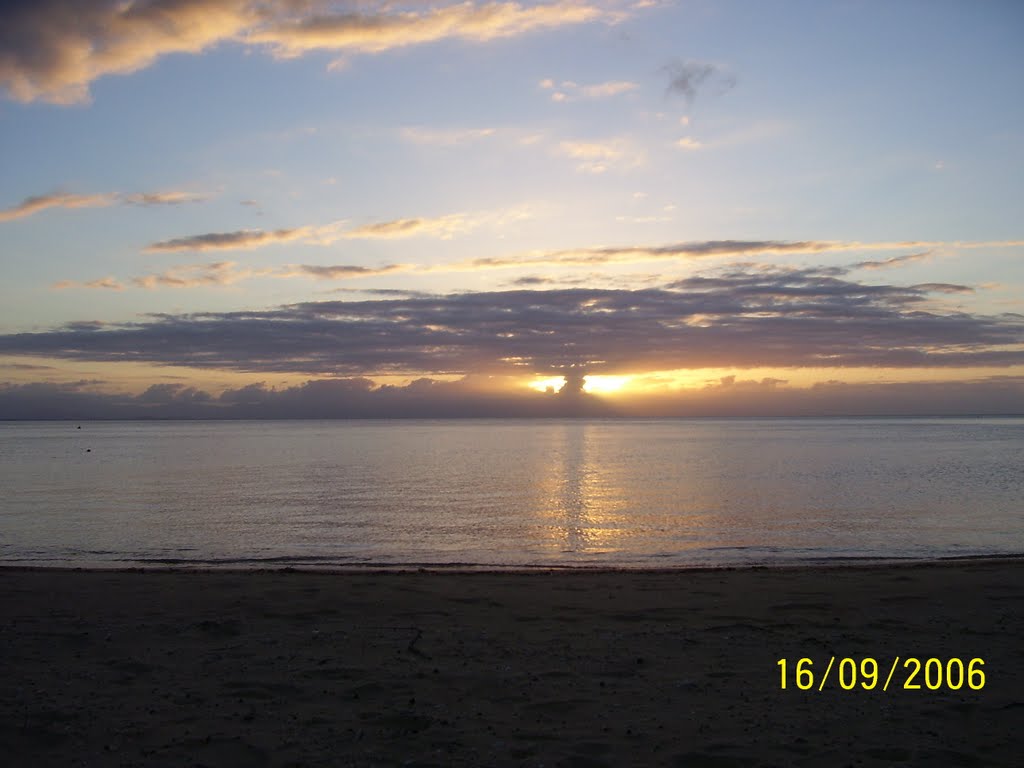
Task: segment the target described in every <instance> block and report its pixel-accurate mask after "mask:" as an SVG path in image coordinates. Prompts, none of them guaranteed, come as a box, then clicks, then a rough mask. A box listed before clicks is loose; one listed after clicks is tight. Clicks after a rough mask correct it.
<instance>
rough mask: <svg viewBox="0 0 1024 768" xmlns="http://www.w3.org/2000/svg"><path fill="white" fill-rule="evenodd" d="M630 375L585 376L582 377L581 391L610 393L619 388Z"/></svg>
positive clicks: (599, 393) (593, 393)
mask: <svg viewBox="0 0 1024 768" xmlns="http://www.w3.org/2000/svg"><path fill="white" fill-rule="evenodd" d="M631 378H632V377H631V376H586V377H584V379H583V391H584V392H588V393H590V394H591V395H610V394H613V393H615V392H618V391H619V390H621V389H622V388H623V387H624V386H626V384H627V383H628V382H629V380H630V379H631Z"/></svg>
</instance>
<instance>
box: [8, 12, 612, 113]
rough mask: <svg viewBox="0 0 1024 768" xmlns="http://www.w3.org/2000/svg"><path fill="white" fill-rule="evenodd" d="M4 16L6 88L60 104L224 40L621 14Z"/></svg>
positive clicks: (508, 32)
mask: <svg viewBox="0 0 1024 768" xmlns="http://www.w3.org/2000/svg"><path fill="white" fill-rule="evenodd" d="M4 13H5V18H4V24H3V27H2V31H0V87H2V88H3V89H5V90H6V91H7V93H8V94H9V95H10V96H11V97H12V98H13V99H15V100H17V101H22V102H30V101H36V100H43V101H49V102H52V103H56V104H73V103H81V102H85V101H87V100H88V99H89V86H90V84H91V83H92V82H93V81H95V80H97V79H98V78H100V77H103V76H105V75H115V74H117V75H126V74H130V73H132V72H137V71H139V70H142V69H145V68H146V67H149V66H150V65H152V64H153V63H154V62H155V61H156V60H157V59H159V58H161V57H164V56H167V55H169V54H175V53H189V54H198V53H201V52H203V51H205V50H208V49H210V48H212V47H214V46H216V45H217V44H220V43H228V42H230V43H235V44H239V45H242V46H246V47H254V46H255V47H261V48H269V50H270V51H271V52H272V53H273V54H274V55H275V56H277V57H279V58H289V57H295V56H301V55H303V54H304V53H307V52H309V51H318V50H327V51H334V52H340V53H381V52H383V51H387V50H391V49H395V48H401V47H406V46H410V45H418V44H424V43H430V42H436V41H440V40H445V39H458V40H468V41H477V42H483V41H488V40H493V39H497V38H506V37H513V36H517V35H522V34H526V33H528V32H532V31H535V30H541V29H555V28H558V27H562V26H567V25H576V24H582V23H586V22H592V21H599V20H603V21H606V22H614V21H615V20H616V19H618V18H620V17H621V14H617V13H611V12H607V11H603V10H601V9H598V8H596V7H592V6H588V5H585V4H583V3H577V2H554V3H549V4H544V5H529V6H524V5H520V4H518V3H514V2H491V3H484V4H479V3H473V2H464V3H457V4H452V5H447V6H442V7H440V8H433V9H427V10H415V11H413V10H407V11H402V10H395V9H393V8H392V7H391V6H390V5H389V4H387V3H384V2H379V3H376V4H373V3H369V4H357V5H354V6H347V7H344V8H342V9H336V8H335V6H334V4H333V3H329V2H326V1H325V0H308V1H306V2H302V1H296V0H153V1H152V2H139V1H134V0H127V1H126V2H118V1H117V0H36V1H35V2H32V3H14V4H8V6H7V7H6V8H5V11H4Z"/></svg>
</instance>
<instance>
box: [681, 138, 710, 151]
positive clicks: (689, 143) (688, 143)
mask: <svg viewBox="0 0 1024 768" xmlns="http://www.w3.org/2000/svg"><path fill="white" fill-rule="evenodd" d="M675 145H676V146H677V147H679V148H680V149H687V150H691V151H692V150H696V149H702V148H703V147H704V144H703V143H702V142H700V141H697V139H694V138H692V137H690V136H684V137H683V138H681V139H679V140H677V141H676V142H675Z"/></svg>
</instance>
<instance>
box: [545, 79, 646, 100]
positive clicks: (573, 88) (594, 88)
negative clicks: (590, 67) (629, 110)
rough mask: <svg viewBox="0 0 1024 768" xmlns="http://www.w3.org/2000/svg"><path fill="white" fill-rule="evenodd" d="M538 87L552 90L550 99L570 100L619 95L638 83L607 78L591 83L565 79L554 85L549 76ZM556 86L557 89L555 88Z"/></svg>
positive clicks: (634, 88) (633, 87) (637, 85)
mask: <svg viewBox="0 0 1024 768" xmlns="http://www.w3.org/2000/svg"><path fill="white" fill-rule="evenodd" d="M539 85H540V87H541V88H542V89H544V90H547V91H552V93H551V100H552V101H570V100H573V99H605V98H609V97H611V96H619V95H621V94H623V93H629V92H630V91H635V90H637V89H638V88H639V87H640V85H639V84H638V83H634V82H631V81H629V80H608V81H606V82H603V83H593V84H591V85H580V84H578V83H574V82H572V81H571V80H565V81H563V82H562V83H561V85H557V86H556V85H555V81H554V80H552V79H551V78H545V79H544V80H541V81H540V83H539ZM556 88H558V89H559V90H555V89H556Z"/></svg>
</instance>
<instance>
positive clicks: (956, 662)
mask: <svg viewBox="0 0 1024 768" xmlns="http://www.w3.org/2000/svg"><path fill="white" fill-rule="evenodd" d="M888 661H889V660H888V659H884V660H883V662H884V663H882V664H879V662H878V659H874V658H872V657H870V656H866V657H864V658H862V659H853V658H848V657H847V658H837V657H835V656H832V657H831V658H830V659H829V660H828V663H827V664H825V663H824V660H822V665H823V667H824V672H818V670H820V669H821V668H822V667H818V668H817V669H815V666H814V660H813V659H809V658H807V657H804V658H801V659H795V660H794V659H786V658H782V659H779V660H778V662H776V664H777V666H778V667H779V671H780V688H781V689H782V690H786V689H787V688H789V687H790V686H791V685H792V686H795V687H796V688H797V689H799V690H801V691H812V690H814V691H824V690H825V686H826V685H830V686H833V687H835V686H838V687H839V688H841V689H842V690H844V691H852V690H864V691H873V690H875V689H876V688H878V687H881V689H882V690H883V691H888V690H889V688H890V687H893V686H895V687H898V688H903V689H904V690H907V691H919V690H928V691H938V690H943V689H944V690H949V691H959V690H961V689H963V688H967V689H969V690H972V691H980V690H981V689H983V688H984V687H985V661H984V659H980V658H973V659H966V660H965V659H959V658H950V659H937V658H929V659H919V658H915V657H913V656H910V657H907V658H902V657H900V656H896V657H895V658H894V659H893V660H892V664H889V663H888ZM833 670H834V671H833ZM879 684H881V685H879Z"/></svg>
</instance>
